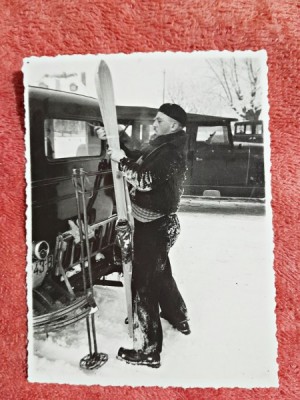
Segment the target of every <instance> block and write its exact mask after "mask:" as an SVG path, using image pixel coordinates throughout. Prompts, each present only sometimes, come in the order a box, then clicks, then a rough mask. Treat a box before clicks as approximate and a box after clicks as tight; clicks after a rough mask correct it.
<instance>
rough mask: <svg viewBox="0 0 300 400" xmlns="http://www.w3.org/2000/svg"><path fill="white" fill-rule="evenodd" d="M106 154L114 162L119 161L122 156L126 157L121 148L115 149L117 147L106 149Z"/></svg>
mask: <svg viewBox="0 0 300 400" xmlns="http://www.w3.org/2000/svg"><path fill="white" fill-rule="evenodd" d="M107 154H108V155H109V157H110V158H111V159H112V160H113V161H116V162H120V160H122V158H125V157H126V154H125V153H124V151H123V150H121V149H120V150H117V149H108V150H107Z"/></svg>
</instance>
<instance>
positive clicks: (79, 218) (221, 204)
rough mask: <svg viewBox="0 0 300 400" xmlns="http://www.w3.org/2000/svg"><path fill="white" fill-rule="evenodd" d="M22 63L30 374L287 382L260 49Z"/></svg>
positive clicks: (98, 379)
mask: <svg viewBox="0 0 300 400" xmlns="http://www.w3.org/2000/svg"><path fill="white" fill-rule="evenodd" d="M23 73H24V87H25V101H24V103H25V111H26V121H25V125H26V159H27V168H26V181H27V191H26V194H27V214H26V221H27V222H26V231H27V247H28V255H27V304H28V379H29V381H31V382H47V383H67V384H77V385H78V384H86V385H101V386H106V385H112V386H123V385H126V386H161V387H168V386H176V387H183V388H186V387H202V388H204V387H214V388H220V387H240V388H253V387H276V386H278V376H277V372H278V371H277V370H278V366H277V363H276V358H277V342H276V318H275V313H274V311H275V307H276V302H275V296H276V293H275V283H274V281H275V277H274V270H273V233H272V211H271V187H270V181H271V179H270V134H269V130H268V112H269V106H268V84H267V73H268V68H267V54H266V52H265V51H263V50H261V51H236V52H226V51H225V52H218V51H207V52H204V51H202V52H191V53H183V52H178V53H172V52H165V53H159V52H157V53H155V52H154V53H133V54H99V55H72V56H63V55H61V56H57V57H29V58H26V59H24V64H23Z"/></svg>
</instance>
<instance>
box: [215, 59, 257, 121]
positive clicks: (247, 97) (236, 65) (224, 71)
mask: <svg viewBox="0 0 300 400" xmlns="http://www.w3.org/2000/svg"><path fill="white" fill-rule="evenodd" d="M208 65H209V66H210V68H211V71H212V73H213V75H214V77H215V79H216V80H217V82H218V83H219V85H220V87H221V88H222V92H223V94H224V100H226V101H227V103H228V104H229V105H230V107H231V108H232V109H233V110H234V111H235V112H236V113H237V114H238V115H239V116H240V117H241V118H243V119H247V120H258V118H259V115H260V113H261V87H260V79H259V78H260V70H259V66H257V65H256V63H255V60H253V59H249V58H248V59H243V60H241V59H239V61H238V62H237V60H236V59H235V58H234V57H232V58H230V59H218V60H210V61H208Z"/></svg>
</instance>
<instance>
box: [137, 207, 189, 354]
mask: <svg viewBox="0 0 300 400" xmlns="http://www.w3.org/2000/svg"><path fill="white" fill-rule="evenodd" d="M179 232H180V225H179V221H178V217H177V215H175V214H172V215H169V216H164V217H162V218H159V219H157V220H154V221H152V222H146V223H142V222H139V221H137V220H135V230H134V241H133V242H134V262H133V271H132V292H133V301H134V339H135V341H136V342H141V341H142V343H136V345H137V346H138V347H139V349H141V350H143V351H144V352H145V353H151V352H153V351H158V352H161V350H162V327H161V322H160V316H159V307H160V308H161V311H162V313H163V314H164V316H165V317H166V318H167V319H168V320H169V321H170V322H171V323H172V324H175V325H176V323H178V322H182V321H185V320H186V319H187V309H186V305H185V303H184V300H183V298H182V296H181V294H180V292H179V290H178V288H177V285H176V282H175V280H174V278H173V276H172V270H171V264H170V260H169V256H168V253H169V250H170V248H171V246H172V245H173V244H174V242H175V240H176V239H177V237H178V234H179ZM137 337H139V338H140V339H137Z"/></svg>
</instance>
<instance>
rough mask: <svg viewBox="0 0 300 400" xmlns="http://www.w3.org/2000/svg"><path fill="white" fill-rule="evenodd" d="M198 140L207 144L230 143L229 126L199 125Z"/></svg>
mask: <svg viewBox="0 0 300 400" xmlns="http://www.w3.org/2000/svg"><path fill="white" fill-rule="evenodd" d="M196 140H197V142H205V143H207V144H228V143H229V140H228V128H227V126H199V127H198V131H197V137H196Z"/></svg>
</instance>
